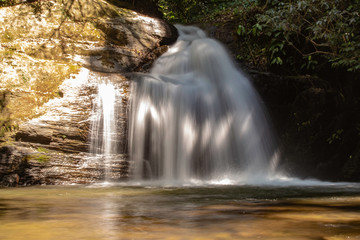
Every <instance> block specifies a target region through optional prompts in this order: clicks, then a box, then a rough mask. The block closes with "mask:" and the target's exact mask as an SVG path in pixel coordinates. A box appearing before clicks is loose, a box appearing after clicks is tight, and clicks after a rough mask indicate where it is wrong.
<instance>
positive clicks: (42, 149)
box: [36, 147, 49, 153]
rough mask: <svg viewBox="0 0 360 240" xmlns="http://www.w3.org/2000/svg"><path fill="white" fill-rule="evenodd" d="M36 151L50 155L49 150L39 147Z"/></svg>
mask: <svg viewBox="0 0 360 240" xmlns="http://www.w3.org/2000/svg"><path fill="white" fill-rule="evenodd" d="M36 150H37V151H38V152H43V153H48V152H49V149H47V148H43V147H38V148H37V149H36Z"/></svg>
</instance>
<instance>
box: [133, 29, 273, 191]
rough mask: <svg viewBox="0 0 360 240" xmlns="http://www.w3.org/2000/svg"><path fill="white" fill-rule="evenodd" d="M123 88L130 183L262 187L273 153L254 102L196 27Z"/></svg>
mask: <svg viewBox="0 0 360 240" xmlns="http://www.w3.org/2000/svg"><path fill="white" fill-rule="evenodd" d="M177 29H178V31H179V39H178V41H177V42H176V43H175V44H174V45H173V46H171V47H170V48H169V50H168V51H167V52H166V53H165V54H163V55H162V56H161V57H160V58H159V59H158V60H157V61H156V62H155V64H154V66H153V68H152V70H151V73H150V74H149V75H146V76H145V77H142V78H141V79H138V80H136V81H134V82H133V83H132V86H131V89H132V90H131V98H130V99H131V102H130V116H129V154H130V162H131V165H130V166H131V175H132V176H133V178H134V179H135V180H154V181H160V182H161V183H165V184H176V183H180V184H187V183H192V182H196V181H210V182H221V181H223V182H225V183H226V182H229V183H233V182H234V181H236V182H251V181H259V179H262V180H261V181H266V179H269V178H270V177H271V175H272V174H274V169H276V159H275V158H276V156H277V154H276V152H275V150H276V148H275V147H276V146H275V143H274V140H273V137H272V133H271V129H270V127H269V124H268V122H267V119H266V114H265V113H264V110H263V109H264V108H263V106H262V103H261V100H260V98H259V96H258V94H257V92H256V91H255V90H254V88H253V87H252V85H251V83H250V82H249V80H248V79H247V77H246V76H245V75H244V74H243V73H241V72H240V71H239V70H238V69H237V67H236V66H235V64H234V63H233V61H232V59H231V57H230V55H229V54H228V53H227V51H226V49H225V48H224V47H223V46H222V45H221V44H220V43H219V42H217V41H216V40H214V39H210V38H208V37H207V36H206V34H205V33H204V32H203V31H202V30H201V29H199V28H197V27H190V26H181V25H178V26H177Z"/></svg>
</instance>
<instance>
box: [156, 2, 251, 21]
mask: <svg viewBox="0 0 360 240" xmlns="http://www.w3.org/2000/svg"><path fill="white" fill-rule="evenodd" d="M254 1H255V0H182V1H179V0H158V1H157V3H158V6H159V8H160V10H161V11H162V12H163V14H164V17H165V18H166V19H167V20H169V21H170V22H173V23H194V22H198V21H201V20H203V19H204V18H206V17H209V15H211V16H215V15H216V14H219V13H220V14H221V13H223V12H224V11H227V10H228V9H229V8H231V7H234V6H237V5H239V4H245V3H246V2H254ZM213 20H214V19H213Z"/></svg>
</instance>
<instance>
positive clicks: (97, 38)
mask: <svg viewBox="0 0 360 240" xmlns="http://www.w3.org/2000/svg"><path fill="white" fill-rule="evenodd" d="M151 2H152V1H148V3H147V4H151ZM115 3H116V1H113V2H112V1H103V0H62V1H61V0H50V1H35V2H27V3H23V4H18V5H16V6H11V7H3V8H0V22H2V24H1V26H0V36H1V37H0V60H1V61H0V92H6V93H7V94H6V95H7V101H6V102H5V101H2V102H1V111H2V112H4V113H5V110H6V116H7V120H6V123H7V124H8V125H9V124H10V125H11V128H10V129H12V130H13V131H12V132H8V133H7V134H6V137H4V138H3V139H2V143H1V141H0V143H1V145H0V153H1V155H0V156H1V159H0V160H1V162H0V186H17V185H34V184H70V183H93V182H96V181H99V180H101V179H103V178H104V167H103V164H102V163H101V162H100V163H99V162H95V161H93V160H92V158H91V156H90V155H89V154H88V150H89V139H88V138H89V131H90V121H91V118H90V117H91V116H90V115H91V112H92V107H93V104H94V103H93V101H94V98H95V95H96V91H97V84H99V83H101V82H103V81H111V82H114V83H115V84H116V85H117V88H118V89H119V91H121V92H122V95H123V98H122V102H123V106H124V107H123V109H122V110H121V111H120V113H119V116H118V117H119V118H120V119H122V121H121V124H120V125H121V127H122V128H123V129H124V131H123V135H122V136H121V139H123V140H122V141H121V142H120V145H121V149H123V150H122V152H123V153H121V154H119V156H118V157H117V159H118V160H117V161H116V163H113V164H112V168H113V169H114V171H112V178H113V179H122V178H126V177H127V167H128V166H127V161H126V159H127V150H126V118H127V116H126V108H127V107H126V106H127V101H128V87H129V82H128V81H129V80H128V79H127V78H126V77H125V75H126V74H128V73H131V72H134V71H146V69H148V68H149V66H148V65H149V62H151V61H153V60H154V59H155V58H156V57H157V56H159V55H160V54H161V53H162V52H164V51H166V49H167V47H166V45H167V44H171V43H172V42H173V41H174V40H175V39H176V38H177V32H176V30H175V29H174V27H173V26H171V25H169V24H167V23H166V22H164V21H163V20H161V19H159V18H155V17H149V16H146V15H143V14H140V13H137V12H135V11H133V10H129V9H126V8H121V7H119V6H121V4H118V3H117V4H115ZM155 15H156V14H155ZM3 102H4V104H3ZM5 103H6V104H5ZM3 105H4V106H3ZM4 116H5V115H4ZM0 123H1V122H0ZM0 127H1V126H0ZM14 129H16V130H14ZM0 137H1V136H0Z"/></svg>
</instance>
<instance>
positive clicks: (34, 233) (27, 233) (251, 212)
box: [0, 184, 360, 240]
mask: <svg viewBox="0 0 360 240" xmlns="http://www.w3.org/2000/svg"><path fill="white" fill-rule="evenodd" d="M359 190H360V187H359V186H358V185H349V184H347V185H335V186H293V187H272V186H207V187H171V188H164V187H131V186H119V185H118V186H96V185H95V186H94V185H93V186H60V187H59V186H56V187H30V188H9V189H0V239H12V240H18V239H26V240H32V239H36V240H42V239H56V240H62V239H66V240H68V239H89V240H90V239H91V240H95V239H314V240H315V239H319V240H320V239H324V240H325V239H326V240H335V239H360V191H359Z"/></svg>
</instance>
